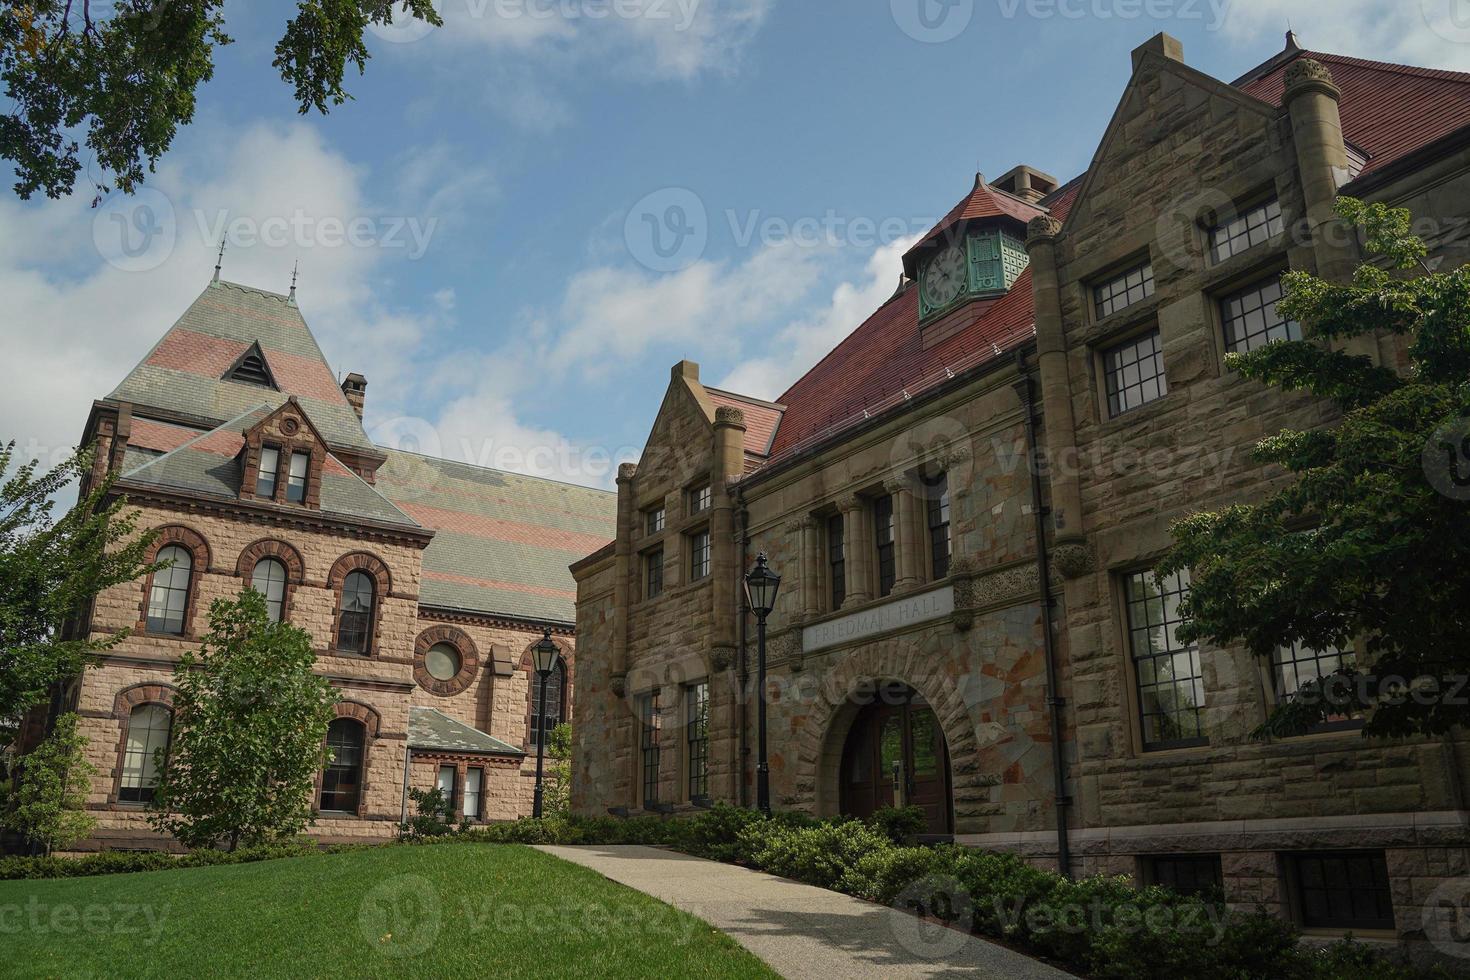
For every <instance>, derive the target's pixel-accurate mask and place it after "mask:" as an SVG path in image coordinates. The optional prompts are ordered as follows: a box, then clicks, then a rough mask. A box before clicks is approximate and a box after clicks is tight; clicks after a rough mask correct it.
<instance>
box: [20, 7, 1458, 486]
mask: <svg viewBox="0 0 1470 980" xmlns="http://www.w3.org/2000/svg"><path fill="white" fill-rule="evenodd" d="M292 6H293V4H291V3H289V2H287V0H268V2H267V0H252V2H249V3H246V2H244V0H233V2H231V3H228V4H227V5H226V16H227V21H228V29H229V31H230V33H231V34H232V35H234V36H235V37H236V39H237V43H236V44H235V45H233V46H231V47H229V48H225V49H223V50H221V51H220V52H219V53H218V57H217V62H218V71H217V74H216V77H215V79H214V80H213V81H212V82H211V83H209V84H208V85H207V86H205V87H204V88H203V90H202V92H201V98H200V102H199V110H198V115H197V119H196V122H195V123H194V124H193V125H192V126H190V127H188V128H187V129H184V130H182V131H181V133H180V136H179V138H178V140H177V142H176V144H175V147H174V149H173V151H172V152H171V153H170V154H169V156H168V157H167V158H166V160H165V161H164V162H163V164H162V165H161V166H160V169H159V173H158V174H157V175H156V176H155V177H153V178H152V179H150V181H149V183H148V190H147V191H146V192H144V193H143V194H142V195H139V197H138V198H136V199H126V198H119V197H117V196H114V198H113V199H111V200H109V201H108V202H107V203H106V204H105V205H104V207H103V208H101V209H100V210H98V211H93V210H91V209H90V208H89V207H88V204H89V199H90V194H89V193H88V192H87V189H86V188H83V192H82V193H80V194H78V195H77V196H76V197H74V198H73V199H69V200H65V201H59V202H49V201H32V202H28V203H22V202H18V201H16V200H15V199H14V198H13V197H12V196H10V195H6V196H5V197H4V198H3V199H0V290H3V291H4V295H5V296H6V297H7V299H6V307H7V313H6V314H5V316H4V317H3V320H0V323H3V330H4V336H5V347H6V349H7V351H8V354H9V355H10V356H8V357H5V358H0V419H3V420H4V422H5V425H4V427H3V430H0V437H6V438H10V437H13V438H17V439H18V440H19V441H20V442H21V444H22V446H23V447H26V446H29V448H30V449H31V450H32V454H33V455H39V456H43V457H45V458H47V459H48V461H49V460H53V459H55V458H56V457H57V456H58V455H59V454H62V453H64V452H65V450H66V448H67V447H68V446H69V445H70V444H71V443H73V442H74V441H75V440H76V439H77V438H78V437H79V435H80V433H81V427H82V424H83V421H84V419H85V416H86V412H87V408H88V406H89V404H90V402H91V400H92V399H93V398H96V397H100V396H102V395H104V394H106V393H107V392H108V391H109V390H110V389H111V388H112V386H113V385H114V384H116V382H117V381H118V380H120V378H121V377H122V376H123V374H124V373H125V372H126V371H127V370H128V369H129V367H130V366H131V365H132V364H133V363H134V362H135V361H137V360H138V359H139V358H141V357H142V356H143V354H144V353H146V351H147V349H148V347H149V346H150V345H151V344H152V343H153V341H155V340H156V339H157V337H158V336H159V335H161V333H162V332H163V331H164V330H165V329H167V327H168V326H169V325H170V324H171V323H172V322H173V320H174V319H175V318H177V316H178V315H179V314H180V313H182V311H183V309H184V307H185V306H186V305H187V304H188V302H189V301H190V300H192V299H193V297H194V296H195V295H196V294H197V293H198V292H199V291H200V290H201V289H202V288H203V287H204V286H205V284H206V283H207V282H208V279H209V276H210V273H211V270H212V266H213V264H214V248H215V245H214V243H213V241H212V239H215V238H216V237H217V235H218V234H219V232H220V231H221V230H224V229H228V230H229V231H230V233H231V245H230V247H229V250H228V253H227V256H226V259H225V277H226V278H228V279H231V280H235V281H239V282H244V283H246V284H249V285H254V286H259V287H261V288H266V289H271V290H275V291H280V292H284V291H285V290H286V288H287V286H288V285H289V281H290V274H291V269H292V266H293V263H295V262H297V261H298V260H299V261H300V263H301V285H300V293H299V296H300V306H301V308H302V310H303V312H304V313H305V315H306V317H307V319H308V322H310V323H311V324H312V327H313V329H314V330H315V331H316V332H317V335H318V337H319V339H320V340H321V341H322V344H323V347H324V348H325V350H326V353H327V356H328V359H329V360H330V361H331V363H332V366H333V367H334V368H335V369H337V370H338V371H339V372H340V373H345V372H347V371H360V372H362V373H363V374H364V375H366V376H367V378H368V383H369V387H368V412H369V414H368V428H369V430H370V432H372V433H373V434H374V435H375V437H377V438H378V439H379V440H380V441H383V442H389V443H394V444H399V443H404V442H405V441H406V440H412V441H413V442H414V443H416V444H417V445H419V446H420V447H421V448H424V449H427V450H430V451H435V450H437V451H438V452H439V453H441V454H443V455H446V456H451V457H455V458H465V459H468V460H470V461H474V462H481V463H485V464H489V465H499V466H502V467H505V468H510V469H517V470H522V471H526V472H537V473H541V474H544V475H552V476H557V477H560V478H564V479H569V480H572V481H575V482H580V483H588V484H596V485H609V484H610V482H611V476H610V474H611V471H612V468H613V464H614V463H615V462H616V461H618V460H620V459H624V458H630V457H632V456H634V455H636V452H637V447H638V446H640V445H641V442H642V440H643V438H644V437H645V436H646V434H647V431H648V427H649V425H650V424H651V422H652V418H653V415H654V413H655V411H656V410H657V407H658V402H659V399H660V398H661V396H662V394H663V391H664V388H665V386H666V384H667V379H668V369H669V367H670V365H671V364H673V363H674V362H675V361H677V360H679V359H680V358H683V357H688V358H691V359H693V360H697V361H699V362H701V364H702V367H703V371H702V374H703V378H704V380H705V381H706V382H707V383H711V384H728V385H733V386H735V387H738V388H739V389H741V390H745V391H748V392H749V393H752V394H756V395H762V396H768V397H773V396H775V395H777V394H779V393H780V392H781V391H782V390H784V388H785V387H786V386H787V385H788V384H789V383H790V382H791V381H792V380H794V378H795V377H797V376H798V375H799V374H800V373H801V372H802V371H803V370H805V369H806V368H807V367H810V366H811V364H813V363H814V362H815V361H816V360H817V359H818V358H819V357H820V355H821V353H822V352H824V351H825V350H827V349H829V348H830V347H831V346H832V345H833V344H834V343H835V342H836V341H837V340H839V339H840V338H841V337H842V336H844V335H845V334H847V333H848V332H850V331H851V330H852V329H853V328H854V327H856V326H857V325H858V324H859V323H860V322H861V320H862V319H863V318H864V317H865V316H866V315H867V314H868V313H870V312H871V311H872V310H873V309H874V308H875V307H876V306H877V305H878V303H880V302H881V301H882V300H883V299H884V298H886V296H887V295H888V294H889V293H890V292H891V291H892V289H893V286H894V284H895V283H896V281H897V276H898V270H899V265H898V256H899V255H900V254H901V253H902V251H903V250H904V248H905V246H906V245H907V244H908V243H909V242H910V241H911V240H912V239H913V238H914V237H915V236H917V234H919V233H920V232H922V231H923V230H925V229H926V228H927V227H928V225H929V223H932V221H933V220H935V219H936V218H938V217H939V216H941V215H942V214H943V213H944V212H945V211H946V210H948V209H949V208H950V207H951V206H952V205H953V204H954V203H955V201H956V200H958V199H959V198H960V197H961V196H962V195H963V194H964V193H965V192H966V191H967V190H968V189H969V187H970V183H971V181H972V180H973V175H974V172H975V170H976V168H977V167H978V168H979V169H981V170H982V171H983V172H984V173H986V174H987V175H988V176H991V177H998V176H999V175H1000V174H1002V173H1003V172H1004V171H1006V170H1007V169H1009V168H1010V167H1012V166H1014V165H1016V164H1018V163H1027V164H1030V165H1032V166H1034V167H1037V168H1038V169H1041V170H1044V171H1047V172H1050V173H1052V174H1054V175H1056V176H1057V177H1059V178H1061V179H1063V180H1066V179H1069V178H1071V177H1073V176H1075V175H1076V174H1077V173H1078V172H1080V171H1081V170H1082V169H1083V168H1084V167H1085V166H1086V164H1087V161H1088V160H1089V159H1090V157H1091V155H1092V152H1093V150H1094V149H1095V146H1096V142H1097V140H1098V138H1099V137H1100V135H1101V132H1102V129H1103V127H1104V126H1105V125H1106V122H1107V119H1108V117H1109V115H1110V113H1111V112H1112V110H1113V108H1114V106H1115V104H1116V102H1117V100H1118V98H1119V96H1120V94H1121V92H1122V89H1123V86H1124V84H1125V83H1126V81H1127V79H1128V75H1129V71H1130V63H1129V52H1130V51H1131V50H1132V49H1133V48H1134V47H1135V46H1137V45H1138V44H1140V43H1142V42H1143V41H1145V40H1146V39H1147V38H1149V37H1150V36H1152V35H1153V34H1155V33H1157V32H1159V31H1167V32H1169V33H1171V34H1173V35H1175V36H1176V37H1179V38H1180V39H1182V40H1183V42H1184V47H1185V59H1186V61H1187V62H1188V63H1189V64H1191V65H1192V66H1194V67H1196V68H1199V69H1201V70H1203V71H1205V72H1208V73H1210V74H1213V75H1216V76H1218V77H1222V78H1226V79H1230V78H1234V77H1236V76H1237V75H1239V74H1240V73H1242V72H1244V71H1245V70H1247V69H1249V68H1250V67H1252V66H1253V65H1255V64H1257V63H1259V62H1261V61H1263V60H1265V59H1266V58H1268V57H1270V56H1271V55H1273V54H1274V53H1276V52H1277V51H1278V50H1280V49H1281V47H1282V43H1283V33H1284V31H1285V29H1286V27H1287V24H1288V22H1290V23H1291V24H1292V25H1293V26H1294V27H1295V29H1296V30H1297V31H1298V33H1299V35H1300V37H1301V39H1302V43H1303V44H1304V45H1305V46H1307V47H1311V48H1316V49H1318V50H1328V51H1337V52H1340V53H1345V54H1353V55H1357V56H1361V57H1369V58H1378V59H1382V60H1395V61H1404V62H1409V63H1415V64H1424V65H1430V66H1434V67H1452V68H1460V69H1470V3H1467V2H1466V0H1423V2H1422V4H1421V3H1420V2H1419V0H1412V2H1409V3H1404V2H1402V0H1399V2H1389V0H1340V2H1337V3H1334V4H1332V5H1330V7H1329V5H1326V4H1322V3H1320V2H1314V3H1307V2H1284V0H861V2H855V0H847V2H837V0H801V2H798V0H617V2H616V3H614V2H613V0H582V2H580V3H574V2H572V0H442V12H443V14H444V16H445V18H446V21H447V25H446V27H444V28H443V29H441V30H438V31H433V32H430V33H428V34H427V36H423V37H414V35H416V34H418V33H420V32H417V31H407V32H404V31H397V32H385V35H386V36H384V37H378V36H374V37H372V38H371V39H370V43H371V49H372V51H373V54H374V58H373V60H372V61H371V62H370V63H369V66H368V73H367V75H366V76H365V77H363V78H360V79H352V80H351V82H350V90H351V91H352V92H353V94H354V95H355V96H356V101H354V102H351V103H348V104H347V105H344V106H342V107H339V108H337V109H336V110H335V111H334V112H333V113H332V114H331V115H330V116H327V117H320V116H306V117H301V116H298V115H297V114H296V112H295V110H294V107H293V105H292V104H291V100H290V92H289V90H288V89H287V87H286V86H285V84H284V83H282V82H281V81H280V79H279V78H278V77H276V76H275V75H274V73H273V72H272V70H271V68H270V66H269V62H270V59H271V49H272V47H273V45H274V43H275V40H276V39H277V36H278V35H279V33H280V31H281V28H282V25H283V24H284V22H285V19H286V17H287V16H288V15H289V12H290V10H291V8H292ZM921 7H922V12H923V13H924V14H925V18H924V19H922V20H921V19H920V17H919V14H920V12H921V9H920V8H921ZM599 12H606V13H607V14H608V16H603V17H598V16H595V15H596V14H597V13H599ZM119 221H121V222H123V224H119ZM650 221H651V222H652V223H653V224H652V225H650V224H649V222H650ZM655 227H656V228H657V229H658V231H659V234H660V236H661V240H662V243H663V245H664V246H666V249H665V251H666V252H667V253H668V254H663V255H661V254H660V253H659V252H658V251H657V250H655V249H654V248H653V247H652V246H653V242H652V239H651V238H650V235H651V234H652V229H653V228H655ZM124 228H126V229H127V236H128V237H127V238H124V237H123V234H124V231H123V230H124ZM788 230H789V231H791V232H792V234H791V235H786V234H783V232H785V231H788ZM347 232H351V233H352V234H350V235H348V234H346V233H347ZM145 233H146V235H145ZM125 244H127V245H131V246H132V249H131V250H132V251H136V252H137V253H138V254H136V255H134V254H128V253H127V252H125V251H123V250H122V248H123V245H125Z"/></svg>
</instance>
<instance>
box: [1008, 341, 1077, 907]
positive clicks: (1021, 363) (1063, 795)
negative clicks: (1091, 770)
mask: <svg viewBox="0 0 1470 980" xmlns="http://www.w3.org/2000/svg"><path fill="white" fill-rule="evenodd" d="M1016 371H1017V373H1019V374H1020V380H1018V381H1017V382H1016V385H1015V387H1016V394H1017V395H1019V396H1020V397H1021V409H1022V412H1023V413H1024V421H1025V426H1026V465H1027V473H1028V475H1029V478H1030V482H1031V513H1032V516H1033V517H1035V519H1036V581H1037V584H1038V586H1039V587H1040V590H1041V642H1042V649H1043V652H1044V653H1045V660H1046V708H1047V715H1048V717H1049V719H1050V721H1051V768H1052V773H1053V775H1054V777H1055V783H1056V788H1055V797H1056V798H1055V806H1054V807H1053V809H1055V810H1056V814H1057V869H1058V870H1059V871H1060V872H1061V873H1062V874H1063V875H1064V876H1066V877H1068V878H1070V877H1072V854H1071V848H1070V847H1069V845H1068V841H1067V808H1068V807H1070V806H1071V805H1072V798H1071V796H1069V795H1068V794H1067V773H1066V769H1065V767H1064V760H1063V753H1062V708H1064V707H1065V706H1066V703H1067V702H1066V701H1065V699H1063V698H1062V696H1061V694H1060V693H1059V692H1058V690H1057V653H1056V635H1055V632H1056V631H1055V628H1054V627H1053V625H1052V606H1053V603H1052V597H1051V554H1050V552H1049V551H1048V550H1047V543H1046V518H1047V515H1048V513H1049V511H1048V509H1047V508H1046V506H1045V505H1044V504H1043V502H1042V496H1041V460H1040V458H1039V456H1038V453H1037V445H1036V385H1035V383H1034V382H1033V381H1032V379H1031V375H1030V374H1029V373H1028V368H1027V364H1026V352H1025V351H1020V352H1018V353H1017V354H1016Z"/></svg>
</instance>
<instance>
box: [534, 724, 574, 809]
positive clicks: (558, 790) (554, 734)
mask: <svg viewBox="0 0 1470 980" xmlns="http://www.w3.org/2000/svg"><path fill="white" fill-rule="evenodd" d="M546 758H547V759H548V760H549V761H548V763H547V766H546V783H545V787H544V789H543V791H542V794H541V809H542V812H543V813H544V814H545V815H546V816H548V817H567V816H570V815H571V812H572V726H571V725H570V724H568V723H567V722H562V723H561V724H560V725H557V726H556V727H555V728H553V729H552V730H551V731H550V732H548V733H547V738H546Z"/></svg>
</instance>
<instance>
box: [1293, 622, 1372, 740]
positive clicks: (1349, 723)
mask: <svg viewBox="0 0 1470 980" xmlns="http://www.w3.org/2000/svg"><path fill="white" fill-rule="evenodd" d="M1356 662H1357V657H1356V655H1355V654H1354V653H1353V651H1351V650H1339V649H1337V648H1336V647H1328V648H1327V649H1326V650H1312V649H1309V648H1307V647H1304V646H1302V645H1301V642H1300V641H1298V642H1296V643H1292V644H1291V645H1290V646H1282V647H1277V648H1276V650H1275V652H1274V653H1272V654H1271V665H1272V669H1273V671H1274V674H1275V676H1274V678H1273V679H1274V681H1275V683H1276V701H1277V703H1280V702H1283V701H1286V700H1288V699H1290V698H1291V697H1292V696H1293V695H1295V694H1296V692H1297V691H1299V690H1301V687H1302V685H1303V684H1305V683H1306V682H1307V681H1314V680H1317V679H1319V678H1322V677H1330V676H1332V675H1333V674H1335V673H1337V672H1338V671H1339V670H1350V669H1352V667H1353V666H1354V664H1355V663H1356ZM1361 724H1362V720H1361V719H1360V718H1358V717H1357V716H1355V715H1353V714H1350V713H1345V714H1341V715H1333V716H1332V717H1330V718H1328V719H1327V720H1326V721H1324V722H1322V723H1321V724H1319V725H1317V726H1315V727H1314V728H1312V731H1314V732H1319V731H1322V732H1326V731H1336V730H1339V729H1345V728H1357V727H1358V726H1359V725H1361Z"/></svg>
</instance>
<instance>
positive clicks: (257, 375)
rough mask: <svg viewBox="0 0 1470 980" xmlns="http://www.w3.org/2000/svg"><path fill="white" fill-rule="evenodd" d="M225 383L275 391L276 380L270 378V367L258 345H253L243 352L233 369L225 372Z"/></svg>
mask: <svg viewBox="0 0 1470 980" xmlns="http://www.w3.org/2000/svg"><path fill="white" fill-rule="evenodd" d="M224 380H226V381H236V382H239V383H240V384H245V385H254V386H255V387H257V388H270V389H272V390H275V388H276V380H275V378H273V377H272V376H271V369H270V365H269V364H267V363H266V360H265V353H264V352H263V351H262V350H261V349H260V345H259V344H253V345H252V346H251V348H250V349H249V350H248V351H246V352H245V354H244V356H242V357H241V358H240V359H239V360H238V361H236V362H235V365H234V367H232V368H230V370H229V371H227V372H225V378H224Z"/></svg>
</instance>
